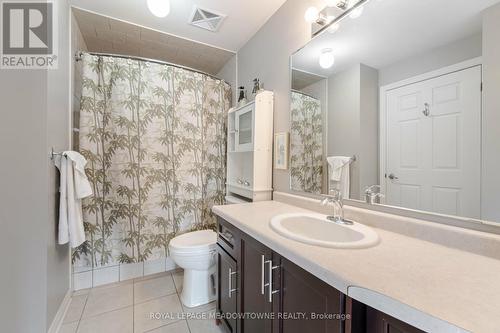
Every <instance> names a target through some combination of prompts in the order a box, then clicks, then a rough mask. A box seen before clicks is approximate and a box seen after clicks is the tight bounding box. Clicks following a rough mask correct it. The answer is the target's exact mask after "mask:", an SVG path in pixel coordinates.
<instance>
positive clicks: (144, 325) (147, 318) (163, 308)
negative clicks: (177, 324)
mask: <svg viewBox="0 0 500 333" xmlns="http://www.w3.org/2000/svg"><path fill="white" fill-rule="evenodd" d="M179 314H182V306H181V303H180V301H179V297H178V296H177V294H173V295H169V296H164V297H161V298H156V299H154V300H151V301H148V302H144V303H140V304H136V305H134V326H135V327H134V329H135V332H136V333H138V332H145V331H149V330H152V329H154V328H158V327H161V326H163V325H167V324H169V323H172V322H174V321H178V320H179V319H180V318H179Z"/></svg>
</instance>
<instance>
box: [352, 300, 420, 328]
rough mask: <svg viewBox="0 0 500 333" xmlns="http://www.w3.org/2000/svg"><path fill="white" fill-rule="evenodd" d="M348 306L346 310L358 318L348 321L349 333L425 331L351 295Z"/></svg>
mask: <svg viewBox="0 0 500 333" xmlns="http://www.w3.org/2000/svg"><path fill="white" fill-rule="evenodd" d="M346 308H347V309H346V312H347V313H349V314H350V315H351V316H353V318H355V319H357V320H351V321H348V322H347V323H348V324H347V325H346V332H349V333H425V332H424V331H422V330H419V329H418V328H416V327H413V326H411V325H409V324H407V323H405V322H402V321H401V320H398V319H396V318H394V317H391V316H389V315H387V314H385V313H383V312H381V311H378V310H376V309H374V308H372V307H369V306H367V305H365V304H363V303H360V302H358V301H356V300H353V299H351V298H349V297H347V299H346Z"/></svg>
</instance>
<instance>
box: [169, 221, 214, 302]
mask: <svg viewBox="0 0 500 333" xmlns="http://www.w3.org/2000/svg"><path fill="white" fill-rule="evenodd" d="M216 242H217V233H215V232H214V231H212V230H200V231H193V232H188V233H185V234H183V235H180V236H177V237H175V238H173V239H172V240H171V241H170V244H169V250H170V256H171V257H172V260H173V261H174V262H175V263H176V264H177V265H178V266H180V267H181V268H183V269H184V282H183V286H182V292H181V301H182V304H184V305H185V306H187V307H190V308H192V307H195V306H200V305H203V304H207V303H210V302H212V301H214V300H215V297H216V292H215V290H216V274H215V273H216V265H215V246H216Z"/></svg>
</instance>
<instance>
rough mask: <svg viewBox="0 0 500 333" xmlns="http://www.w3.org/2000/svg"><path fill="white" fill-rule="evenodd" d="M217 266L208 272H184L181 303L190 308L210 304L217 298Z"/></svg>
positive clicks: (188, 270) (189, 270)
mask: <svg viewBox="0 0 500 333" xmlns="http://www.w3.org/2000/svg"><path fill="white" fill-rule="evenodd" d="M215 271H216V265H213V266H212V267H210V268H209V269H208V270H206V271H196V270H194V269H185V270H184V281H183V284H182V292H181V297H180V298H181V302H182V304H184V306H187V307H188V308H193V307H196V306H200V305H204V304H208V303H210V302H212V301H215V298H216V296H217V295H216V286H217V281H216V278H217V276H216V274H215Z"/></svg>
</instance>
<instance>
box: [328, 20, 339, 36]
mask: <svg viewBox="0 0 500 333" xmlns="http://www.w3.org/2000/svg"><path fill="white" fill-rule="evenodd" d="M339 29H340V24H339V23H334V24H332V25H331V26H329V27H328V32H329V33H331V34H334V33H336V32H337V31H338V30H339Z"/></svg>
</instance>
